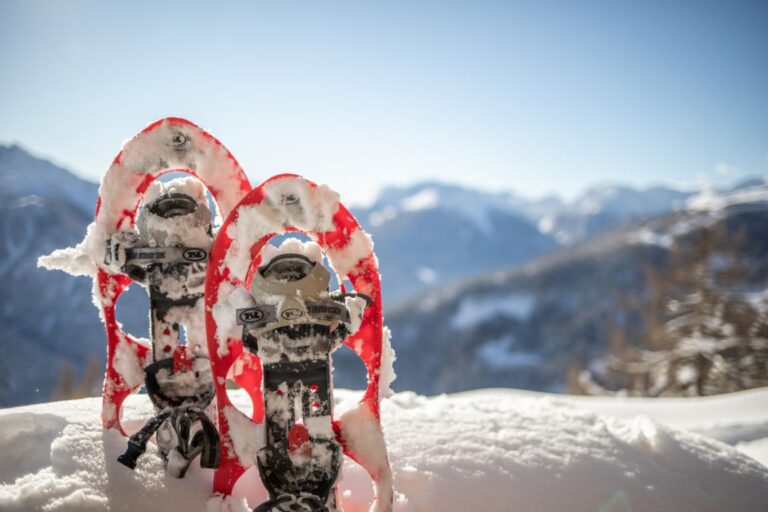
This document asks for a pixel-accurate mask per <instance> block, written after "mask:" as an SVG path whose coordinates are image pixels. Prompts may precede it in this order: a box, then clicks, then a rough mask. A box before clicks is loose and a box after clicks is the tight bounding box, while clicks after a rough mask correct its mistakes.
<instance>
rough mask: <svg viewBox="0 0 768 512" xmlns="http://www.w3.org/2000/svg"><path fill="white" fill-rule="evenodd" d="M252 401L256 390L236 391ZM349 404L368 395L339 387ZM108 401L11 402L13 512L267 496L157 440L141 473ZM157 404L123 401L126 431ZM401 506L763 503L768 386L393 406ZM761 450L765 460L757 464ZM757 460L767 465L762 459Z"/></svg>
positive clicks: (580, 511) (364, 497) (0, 442)
mask: <svg viewBox="0 0 768 512" xmlns="http://www.w3.org/2000/svg"><path fill="white" fill-rule="evenodd" d="M230 396H231V398H232V399H233V402H234V403H235V405H236V406H237V407H238V408H242V410H244V411H245V412H246V413H247V412H249V407H250V400H249V398H248V397H247V395H246V394H245V393H244V392H243V391H233V392H232V394H231V395H230ZM334 398H335V401H336V402H337V405H336V410H337V411H338V412H341V411H343V410H344V409H347V408H349V407H350V406H352V405H354V404H355V403H356V399H357V398H359V393H356V392H350V391H346V390H336V392H335V393H334ZM100 406H101V401H100V399H98V398H90V399H83V400H72V401H68V402H57V403H48V404H40V405H34V406H28V407H21V408H16V409H5V410H2V411H0V451H2V453H3V459H2V462H0V482H2V485H0V510H3V511H6V512H43V511H44V512H82V511H90V512H100V511H111V512H135V511H136V510H146V511H148V512H164V511H169V510H184V511H185V512H225V511H226V512H248V511H250V510H252V507H254V506H256V505H258V504H259V503H261V502H262V501H263V500H264V499H265V497H266V493H265V491H264V488H263V486H262V485H261V482H260V480H259V477H258V472H257V471H255V470H254V469H251V470H249V471H247V472H246V473H245V474H244V475H243V477H242V478H241V479H240V481H239V482H238V484H237V485H236V486H235V490H234V494H233V496H232V497H231V498H230V499H228V500H226V501H223V500H222V499H220V498H217V497H212V496H211V483H212V471H211V470H206V469H201V468H200V467H199V465H198V464H197V463H193V464H192V466H191V467H190V470H189V472H188V473H187V475H186V477H185V478H184V479H182V480H177V479H174V478H171V477H167V476H165V474H164V469H163V465H162V463H161V460H160V457H159V456H158V453H157V449H156V448H155V446H154V445H150V447H149V449H148V451H147V454H146V455H145V456H144V457H142V458H141V459H140V460H139V464H138V466H137V468H136V470H135V471H130V470H129V469H127V468H125V467H124V466H122V465H120V464H118V463H117V462H116V458H117V456H118V455H119V454H120V453H122V452H123V450H124V449H125V446H126V438H124V437H122V436H121V435H120V434H119V433H118V432H117V431H115V430H110V431H106V432H105V431H102V429H101V425H100V421H99V410H100ZM151 415H152V407H151V404H150V402H149V400H148V399H147V397H146V396H140V395H133V396H131V397H129V399H128V400H127V402H126V408H125V418H130V419H131V420H132V421H130V422H129V426H128V430H129V432H130V431H133V430H135V429H138V428H139V427H140V425H141V424H142V421H143V420H145V419H146V418H148V417H149V416H151ZM381 419H382V426H383V429H384V435H385V437H386V441H387V447H388V451H389V458H390V461H391V464H392V468H393V474H394V484H395V503H394V512H454V511H455V512H465V511H468V510H473V511H474V510H477V511H483V512H508V511H510V510H521V511H551V512H560V511H568V512H596V511H605V512H619V511H638V512H639V511H674V512H721V511H728V512H755V511H758V510H762V509H763V508H764V505H765V503H768V467H766V466H765V465H763V464H766V463H768V444H767V441H768V390H766V389H760V390H752V391H748V392H742V393H736V394H733V395H726V396H719V397H711V398H689V399H652V400H647V399H645V400H644V399H615V398H612V399H604V398H578V397H576V398H574V397H563V396H552V395H544V394H538V393H526V392H520V391H515V390H493V389H490V390H481V391H475V392H472V393H463V394H458V395H449V396H439V397H434V398H426V397H423V396H418V395H415V394H413V393H410V392H408V393H399V394H396V395H395V396H394V397H392V398H391V399H389V400H385V401H384V402H383V404H382V416H381ZM755 459H757V460H755ZM758 461H762V463H763V464H761V463H760V462H758ZM340 489H341V492H340V500H341V506H342V507H343V509H344V510H345V511H346V512H363V511H366V510H368V507H369V504H370V503H371V500H372V487H371V485H370V478H369V477H368V475H367V474H365V471H364V470H363V469H362V468H361V467H360V466H358V465H357V464H354V463H352V462H351V461H349V460H346V462H345V466H344V470H343V472H342V480H341V482H340Z"/></svg>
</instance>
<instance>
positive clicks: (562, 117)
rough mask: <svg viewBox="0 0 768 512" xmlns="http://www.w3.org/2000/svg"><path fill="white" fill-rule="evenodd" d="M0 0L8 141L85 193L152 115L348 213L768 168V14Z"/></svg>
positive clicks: (643, 6) (644, 7)
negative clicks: (394, 199) (55, 167)
mask: <svg viewBox="0 0 768 512" xmlns="http://www.w3.org/2000/svg"><path fill="white" fill-rule="evenodd" d="M227 4H231V5H226V6H225V5H224V3H214V2H210V1H208V2H192V1H185V2H144V1H131V2H97V1H75V0H73V1H66V2H63V1H61V2H60V1H35V0H32V1H29V0H25V1H13V0H11V1H9V0H0V142H19V143H21V144H23V145H24V146H26V147H27V148H29V149H31V150H32V151H34V152H36V153H38V154H42V155H46V156H49V157H52V158H53V159H54V160H56V161H57V162H59V163H63V164H65V165H67V166H69V167H70V168H73V169H75V170H77V171H78V172H80V173H82V174H84V175H87V176H90V177H93V178H97V177H98V176H100V175H101V174H102V173H103V171H104V170H105V169H106V167H107V166H108V164H109V162H110V161H111V159H112V157H113V156H114V155H115V154H116V153H117V151H118V150H119V146H120V143H121V141H123V140H124V139H126V138H128V137H130V136H131V135H132V134H134V133H135V132H137V131H138V130H139V129H141V128H142V127H143V126H144V125H146V124H147V123H149V122H151V121H152V120H154V119H157V118H160V117H165V116H168V115H174V116H181V117H186V118H188V119H190V120H191V121H194V122H196V123H198V124H200V125H202V126H203V127H206V128H208V129H210V130H211V131H212V132H213V133H214V134H215V135H216V136H218V137H219V138H220V139H221V140H222V142H224V144H225V145H227V146H228V147H229V148H230V150H232V152H233V153H234V154H235V156H236V157H237V158H238V160H239V161H240V163H241V164H242V165H243V167H244V168H245V169H246V171H247V172H248V174H249V175H250V177H251V179H252V181H254V182H260V181H261V180H262V179H265V178H267V177H268V176H270V175H272V174H275V173H278V172H285V171H292V172H298V173H301V174H304V175H306V176H307V177H310V178H312V179H314V180H316V181H320V182H325V183H328V184H329V185H331V186H332V187H333V188H335V189H337V190H339V191H340V192H341V193H342V198H343V199H344V200H346V201H347V202H349V203H356V202H360V201H364V200H366V199H368V198H370V197H371V196H372V195H373V194H374V193H375V191H376V190H377V189H378V188H379V187H381V186H383V185H386V184H406V183H412V182H415V181H418V180H421V179H441V180H444V181H453V182H460V183H464V184H467V185H474V186H478V187H481V188H485V189H492V190H493V189H500V188H505V189H506V188H511V189H514V190H517V191H519V192H520V193H523V194H526V195H534V196H540V195H542V194H546V193H558V194H561V195H565V196H573V195H574V194H576V193H578V192H579V191H581V190H583V189H584V188H585V187H587V186H589V185H592V184H595V183H598V182H603V181H613V182H617V181H619V182H628V183H632V184H637V185H650V184H656V183H669V184H676V185H685V184H687V185H691V184H696V183H702V182H712V183H726V182H732V181H734V180H736V179H738V178H739V177H743V176H747V175H755V174H758V175H765V174H768V25H766V23H767V22H766V20H768V2H739V1H734V2H725V1H722V2H707V1H695V2H683V1H674V2H661V1H658V2H657V1H639V2H634V3H630V2H618V1H602V2H591V1H584V2H565V1H564V2H550V1H542V2H530V3H527V4H523V3H517V2H491V1H485V2H480V1H478V2H470V1H466V2H452V1H446V0H443V1H437V2H419V1H387V2H383V1H382V2H372V1H357V2H351V1H350V2H334V1H323V2H320V1H311V2H310V1H307V2H299V1H294V2H242V3H234V2H228V3H227Z"/></svg>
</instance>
